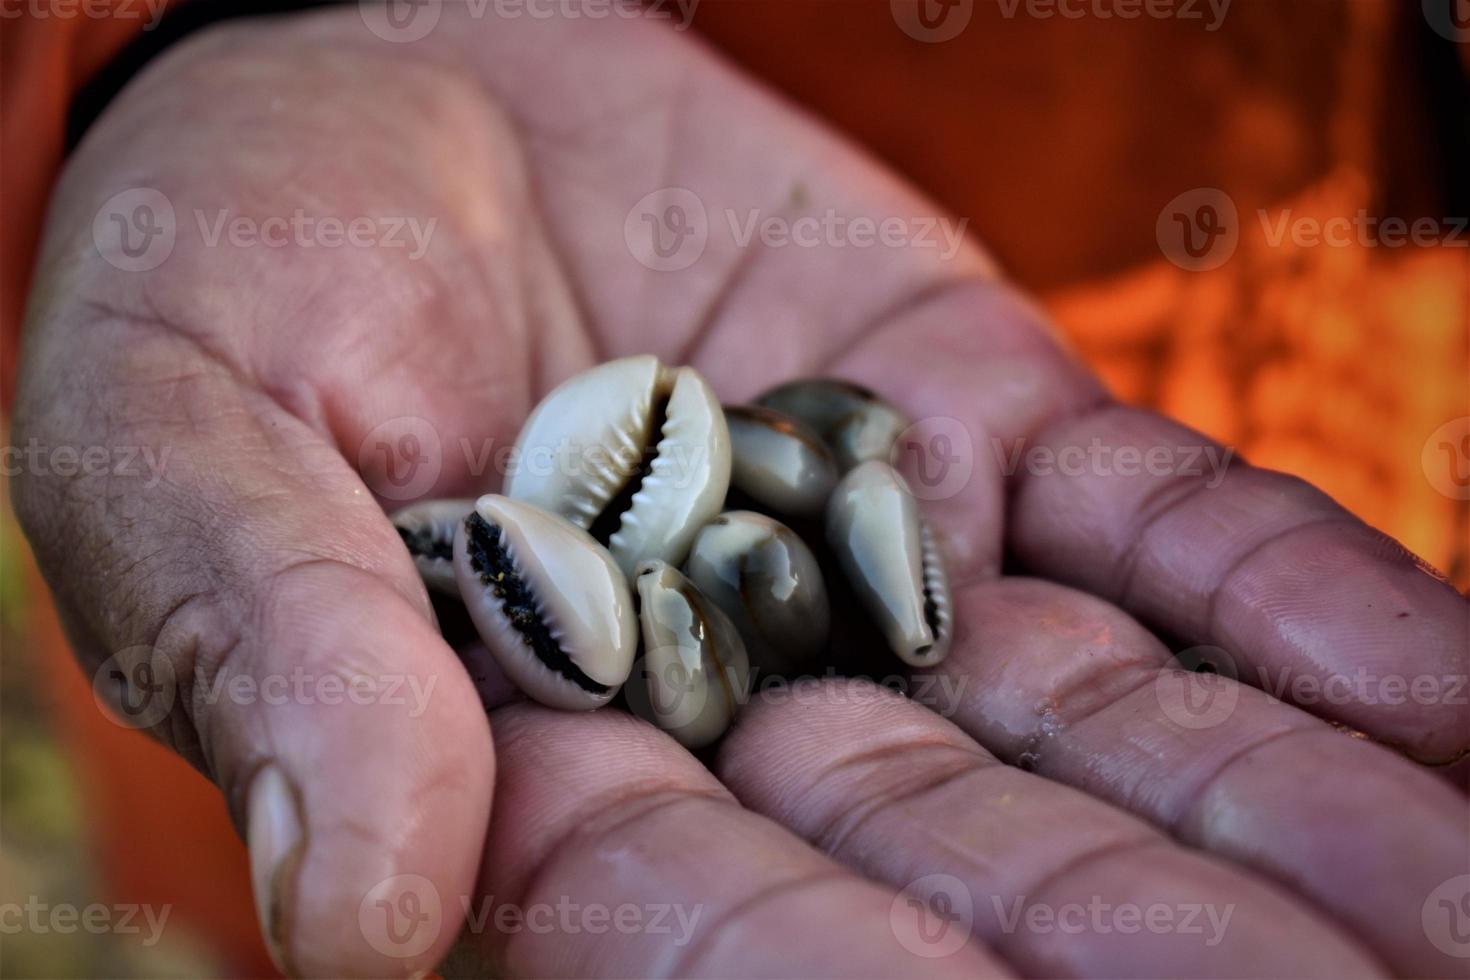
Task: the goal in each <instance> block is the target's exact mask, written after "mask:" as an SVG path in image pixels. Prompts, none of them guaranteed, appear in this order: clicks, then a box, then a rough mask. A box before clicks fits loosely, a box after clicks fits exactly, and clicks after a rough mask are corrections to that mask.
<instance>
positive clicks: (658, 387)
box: [505, 354, 730, 576]
mask: <svg viewBox="0 0 1470 980" xmlns="http://www.w3.org/2000/svg"><path fill="white" fill-rule="evenodd" d="M650 449H653V450H654V451H655V454H654V455H653V456H652V460H651V462H649V461H648V457H649V450H650ZM516 450H517V452H516V456H517V465H516V467H515V470H514V471H513V472H512V473H511V474H510V476H509V478H508V479H507V480H506V484H505V493H506V495H507V496H509V497H512V498H514V499H516V500H523V501H526V502H527V503H531V504H535V505H536V506H538V507H540V508H542V509H543V510H548V511H551V512H553V513H556V514H560V515H561V516H563V517H565V518H566V519H567V520H569V521H571V522H572V523H573V524H576V525H577V526H578V527H581V528H583V529H584V530H588V531H590V532H591V534H592V536H593V537H594V538H595V539H597V540H599V541H606V543H607V548H608V550H609V551H610V552H612V555H613V558H614V560H616V561H617V563H618V566H619V567H620V568H622V569H623V572H624V574H627V575H630V576H631V574H632V572H633V569H634V567H635V566H636V565H637V564H638V562H639V561H642V560H644V559H655V558H656V559H660V560H663V561H667V562H670V563H674V564H677V563H678V562H681V561H683V560H684V556H685V555H686V554H688V552H689V545H690V543H691V542H692V541H693V540H694V535H695V533H697V532H698V530H699V529H700V527H702V526H703V525H704V524H705V523H706V522H708V521H709V519H710V518H712V517H714V516H715V514H717V513H718V512H719V509H720V506H721V505H722V504H723V503H724V500H725V493H726V491H727V490H728V489H729V486H730V435H729V431H728V429H727V428H726V426H725V414H724V412H723V411H722V410H721V408H720V403H719V400H718V399H717V398H715V395H714V392H713V391H711V390H710V387H709V385H708V384H707V383H706V382H705V380H704V379H703V378H702V377H700V376H699V373H698V372H696V371H695V370H694V369H693V368H688V367H681V368H670V367H665V366H664V365H662V364H660V363H659V360H658V358H656V357H653V356H652V355H646V354H645V355H641V356H638V357H625V358H622V359H621V360H616V361H610V362H608V363H606V364H602V365H599V366H598V367H595V368H592V369H591V370H589V371H584V372H583V373H582V374H579V375H576V376H575V377H573V378H571V379H569V380H567V381H565V382H563V383H562V384H561V385H560V386H558V387H557V388H556V389H555V390H553V391H552V392H551V394H549V395H547V396H546V398H545V399H543V400H542V402H541V404H540V405H538V406H536V409H535V411H533V412H532V413H531V417H530V418H529V419H527V421H526V425H525V427H524V428H523V429H522V430H521V434H520V437H519V438H518V439H517V440H516ZM645 464H646V465H645Z"/></svg>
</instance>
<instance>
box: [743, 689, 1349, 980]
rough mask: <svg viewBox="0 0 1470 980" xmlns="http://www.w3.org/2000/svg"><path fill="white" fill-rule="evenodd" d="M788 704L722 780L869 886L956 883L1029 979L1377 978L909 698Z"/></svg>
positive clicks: (1272, 903)
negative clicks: (1006, 761) (869, 880)
mask: <svg viewBox="0 0 1470 980" xmlns="http://www.w3.org/2000/svg"><path fill="white" fill-rule="evenodd" d="M790 694H791V696H790V697H782V698H781V699H780V700H779V701H777V700H774V699H767V698H761V697H757V698H756V699H755V701H753V702H752V704H751V705H750V706H749V707H748V709H747V710H746V712H745V713H744V714H743V715H742V716H741V720H740V723H739V725H738V726H737V728H736V729H735V731H734V732H732V734H731V735H730V736H729V737H728V738H727V739H726V740H725V742H724V743H723V744H722V746H721V750H720V754H719V760H718V764H717V767H716V769H717V772H718V773H719V775H720V776H721V779H722V780H723V781H724V782H725V783H726V785H728V786H729V787H730V789H731V791H732V792H734V793H735V794H736V796H737V797H738V798H739V799H740V800H741V801H742V802H744V803H746V804H747V805H748V806H750V807H752V808H753V809H755V810H757V811H759V812H761V813H764V814H766V815H768V816H770V817H771V818H773V819H775V820H778V821H780V822H782V823H784V824H786V825H788V826H790V827H792V828H793V829H794V830H796V831H797V832H798V833H800V834H801V835H802V836H804V837H806V838H807V839H808V840H810V841H812V842H813V843H814V844H816V845H817V846H819V847H821V848H822V849H823V850H825V851H827V852H828V853H830V854H832V855H833V856H834V857H836V858H837V859H838V860H840V861H843V862H844V863H848V864H851V865H852V866H854V867H855V868H857V869H858V870H860V871H862V872H863V873H865V874H868V875H870V876H872V877H875V878H878V879H880V880H883V881H887V882H889V883H890V884H893V885H898V886H900V887H902V886H905V885H906V884H908V883H910V882H914V881H916V880H922V879H924V878H925V877H926V876H929V875H950V876H953V882H952V883H951V886H950V887H951V890H953V891H956V892H958V893H959V894H957V895H948V896H947V897H948V898H949V899H950V904H951V905H955V906H956V907H959V908H961V909H964V908H973V923H974V926H973V927H974V929H975V931H976V933H977V935H979V936H980V938H982V939H984V940H985V941H986V942H988V943H990V944H992V945H994V946H995V948H996V950H997V951H998V952H1000V953H1001V954H1002V955H1003V956H1005V957H1006V959H1007V960H1008V961H1009V962H1010V963H1011V964H1012V965H1013V966H1015V967H1016V968H1017V969H1019V970H1020V971H1021V972H1022V973H1023V974H1026V975H1030V976H1137V975H1139V974H1140V972H1146V973H1149V974H1153V975H1160V976H1186V975H1188V976H1232V977H1233V976H1247V975H1268V976H1298V975H1303V976H1304V975H1322V976H1342V975H1357V974H1362V973H1370V972H1374V970H1375V968H1374V965H1373V963H1372V962H1371V960H1369V959H1368V958H1367V957H1366V956H1365V955H1364V954H1363V953H1362V952H1361V951H1360V950H1359V949H1358V948H1357V947H1356V946H1355V944H1353V943H1352V942H1351V941H1350V940H1349V939H1348V938H1347V937H1346V936H1344V935H1343V934H1341V933H1338V932H1337V931H1336V930H1335V929H1333V928H1332V927H1331V926H1330V925H1329V924H1327V923H1326V922H1325V921H1324V920H1321V919H1319V918H1318V917H1317V916H1316V914H1315V913H1312V912H1309V911H1307V910H1306V909H1304V908H1302V907H1299V906H1298V905H1296V903H1294V902H1293V901H1292V900H1290V899H1289V898H1287V897H1286V896H1285V895H1284V894H1283V893H1281V892H1279V891H1277V890H1276V889H1275V888H1274V887H1272V886H1268V885H1266V884H1265V883H1263V882H1260V881H1257V880H1253V879H1252V878H1250V877H1249V876H1247V875H1244V874H1241V873H1239V872H1238V871H1235V870H1232V869H1230V868H1228V867H1226V866H1224V865H1222V864H1218V863H1216V862H1213V861H1210V860H1208V859H1205V858H1203V857H1201V856H1198V855H1196V854H1193V853H1191V852H1188V851H1186V850H1184V849H1182V848H1180V847H1178V846H1176V845H1174V844H1173V843H1171V842H1170V841H1169V840H1168V839H1167V838H1165V837H1163V836H1162V835H1160V834H1159V833H1158V832H1157V831H1155V830H1153V829H1152V828H1150V827H1149V826H1147V825H1146V824H1144V823H1142V822H1141V821H1139V820H1137V819H1136V818H1133V817H1130V816H1128V815H1127V814H1125V813H1123V812H1122V811H1120V810H1115V809H1113V808H1112V807H1110V806H1107V805H1106V804H1103V803H1100V802H1098V801H1095V800H1092V799H1090V798H1088V797H1087V796H1084V795H1083V794H1081V793H1078V792H1076V791H1075V790H1071V789H1068V788H1066V787H1063V786H1059V785H1057V784H1055V783H1051V782H1048V781H1047V780H1044V779H1040V778H1038V777H1036V776H1033V775H1031V774H1029V773H1025V772H1022V771H1021V770H1019V769H1014V768H1011V767H1009V766H1005V765H1001V764H1000V763H998V762H997V761H996V760H995V758H994V757H993V756H991V755H989V754H988V753H986V752H985V751H983V750H982V749H981V748H980V747H979V746H977V745H976V744H975V743H974V742H973V741H971V740H970V739H969V738H968V737H966V736H965V735H964V734H963V733H962V732H960V731H959V730H958V729H957V728H955V727H954V726H953V725H952V724H950V723H949V722H947V721H945V720H943V719H942V718H940V717H939V716H937V715H935V714H934V713H933V712H930V711H927V710H925V709H924V708H921V707H919V706H918V705H916V704H914V703H913V702H911V701H909V700H907V699H906V698H903V697H902V696H900V695H898V694H895V693H893V692H891V691H888V690H886V689H884V688H880V687H877V686H874V685H873V684H871V683H868V682H866V681H857V680H835V681H827V682H817V683H809V682H807V683H802V684H800V685H798V686H797V687H796V688H795V689H794V690H793V691H792V692H790ZM931 880H932V879H931ZM954 882H957V884H955V883H954ZM956 900H957V901H956ZM1145 910H1149V911H1147V912H1145ZM1145 915H1146V916H1147V917H1148V921H1147V922H1145V921H1144V918H1145ZM1130 923H1131V924H1130Z"/></svg>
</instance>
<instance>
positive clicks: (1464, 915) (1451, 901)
mask: <svg viewBox="0 0 1470 980" xmlns="http://www.w3.org/2000/svg"><path fill="white" fill-rule="evenodd" d="M1419 921H1420V922H1421V923H1423V925H1424V935H1425V937H1427V938H1428V939H1429V941H1430V942H1431V943H1433V944H1434V948H1435V949H1437V950H1439V951H1440V952H1441V953H1444V954H1445V955H1446V956H1453V957H1456V958H1457V959H1462V960H1466V959H1470V875H1456V876H1455V877H1453V878H1451V879H1449V880H1448V881H1445V882H1442V883H1441V884H1440V886H1439V887H1438V888H1436V889H1435V890H1434V891H1432V892H1430V893H1429V897H1428V898H1426V899H1425V900H1424V905H1423V907H1422V908H1420V910H1419Z"/></svg>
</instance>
